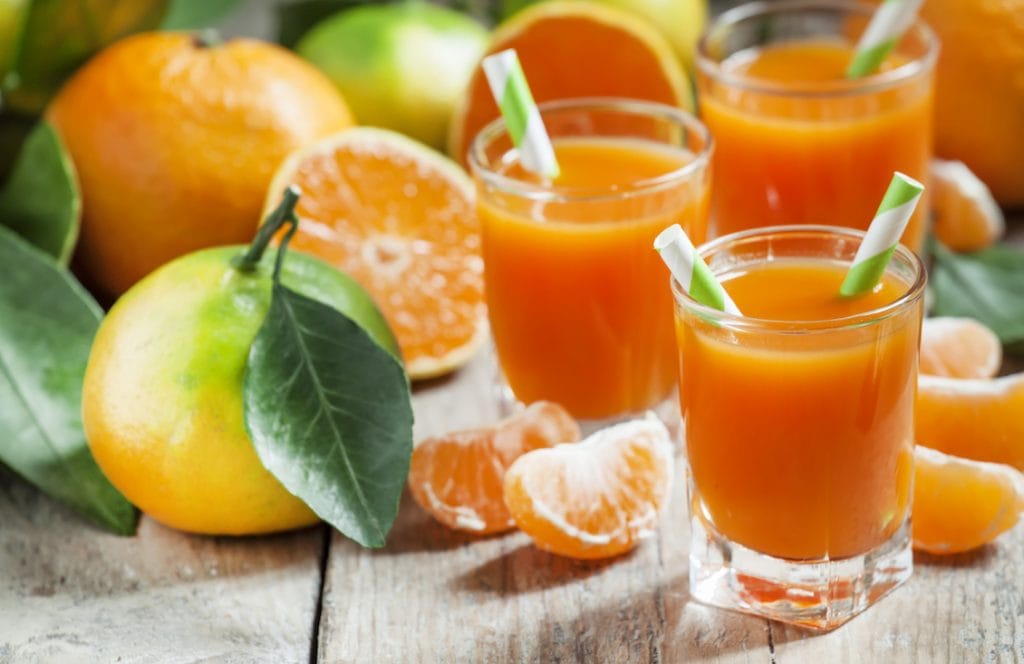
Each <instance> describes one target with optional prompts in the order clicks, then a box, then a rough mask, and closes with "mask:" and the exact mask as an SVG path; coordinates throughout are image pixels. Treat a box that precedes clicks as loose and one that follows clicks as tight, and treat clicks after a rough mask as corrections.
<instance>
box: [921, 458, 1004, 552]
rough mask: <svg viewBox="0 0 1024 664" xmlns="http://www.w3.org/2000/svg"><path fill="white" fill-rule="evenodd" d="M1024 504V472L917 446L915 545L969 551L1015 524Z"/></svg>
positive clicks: (930, 549) (922, 547)
mask: <svg viewBox="0 0 1024 664" xmlns="http://www.w3.org/2000/svg"><path fill="white" fill-rule="evenodd" d="M1022 510H1024V475H1022V474H1021V473H1020V472H1019V471H1017V470H1014V469H1013V468H1010V467H1009V466H1006V465H1001V464H993V463H982V462H978V461H969V460H967V459H960V458H957V457H953V456H949V455H946V454H943V453H941V452H937V451H935V450H931V449H928V448H925V447H920V446H918V447H917V449H916V450H915V471H914V526H913V528H914V548H915V549H918V550H920V551H927V552H929V553H937V554H948V553H959V552H961V551H969V550H970V549H974V548H977V547H979V546H982V545H983V544H986V543H988V542H991V541H992V540H994V539H995V538H996V537H997V536H998V535H999V534H1000V533H1002V532H1005V531H1007V530H1009V529H1010V528H1012V527H1013V526H1014V525H1015V524H1016V523H1017V520H1018V519H1019V517H1020V513H1021V511H1022Z"/></svg>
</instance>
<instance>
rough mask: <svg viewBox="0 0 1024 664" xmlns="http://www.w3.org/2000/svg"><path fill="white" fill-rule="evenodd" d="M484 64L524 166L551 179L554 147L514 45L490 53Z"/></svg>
mask: <svg viewBox="0 0 1024 664" xmlns="http://www.w3.org/2000/svg"><path fill="white" fill-rule="evenodd" d="M483 67H484V74H486V76H487V82H488V83H489V84H490V86H491V93H492V94H493V95H494V100H495V101H496V102H497V103H498V108H500V109H501V115H502V117H504V118H505V126H507V127H508V133H509V136H511V137H512V144H513V145H515V146H516V148H518V149H519V155H520V156H519V161H520V163H521V164H522V165H523V168H525V169H526V170H528V171H530V172H532V173H536V174H538V175H543V176H545V177H548V178H551V179H554V178H556V177H558V172H559V171H558V162H557V161H556V160H555V150H554V148H552V146H551V139H550V138H549V137H548V133H547V131H546V130H545V129H544V121H543V120H542V119H541V117H540V111H539V110H538V109H537V105H536V104H535V103H534V101H533V95H532V94H530V88H529V86H528V85H527V84H526V76H525V75H524V74H523V68H522V66H521V65H520V64H519V56H517V55H516V52H515V49H511V48H510V49H508V50H505V51H500V52H498V53H495V54H494V55H489V56H487V57H486V58H484V61H483Z"/></svg>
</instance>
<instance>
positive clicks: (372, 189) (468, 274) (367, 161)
mask: <svg viewBox="0 0 1024 664" xmlns="http://www.w3.org/2000/svg"><path fill="white" fill-rule="evenodd" d="M291 184H294V185H298V187H299V188H300V189H301V190H302V192H303V195H302V198H301V199H300V200H299V204H298V206H297V207H296V212H297V213H298V216H299V218H300V224H299V229H298V232H297V233H296V234H295V237H294V238H293V239H292V241H291V247H292V248H294V249H296V250H298V251H304V252H307V253H310V254H313V255H314V256H317V257H319V258H321V259H323V260H325V261H327V262H328V263H330V264H331V265H334V266H335V267H337V268H338V269H340V270H342V271H343V272H345V273H347V274H349V275H351V276H352V277H353V278H354V279H355V280H356V281H358V282H359V283H360V284H361V285H362V286H363V287H364V288H365V289H366V290H367V291H369V292H370V294H371V295H372V296H373V298H374V300H375V301H376V302H377V305H378V306H379V307H380V309H381V311H382V312H383V313H384V317H385V318H387V320H388V323H389V324H390V325H391V327H392V329H393V330H394V332H395V336H396V337H397V338H398V344H399V346H400V347H401V351H402V356H403V357H404V359H405V363H406V370H407V371H408V373H409V376H410V377H411V378H413V379H420V378H430V377H433V376H438V375H441V374H444V373H447V372H448V371H451V370H453V369H455V368H457V367H459V366H461V365H462V364H464V363H465V362H466V361H468V360H469V358H470V357H472V355H473V354H474V353H475V352H476V351H477V349H479V347H480V345H481V344H482V343H483V341H484V339H485V338H486V335H487V330H486V324H485V318H486V310H485V307H484V299H483V261H482V259H481V257H480V229H479V224H478V223H477V218H476V211H475V209H474V196H473V188H472V184H471V182H470V181H469V178H468V176H467V175H466V174H465V173H464V172H463V171H462V170H461V169H460V168H459V167H458V166H457V165H456V164H454V163H452V162H451V161H449V160H448V159H447V158H445V157H444V156H442V155H440V154H438V153H436V152H434V151H433V150H431V149H430V148H428V147H426V146H424V145H422V144H420V143H417V142H415V141H413V140H411V139H409V138H406V137H404V136H402V135H400V134H397V133H394V132H391V131H386V130H382V129H371V128H368V127H358V128H355V129H350V130H347V131H343V132H341V133H338V134H335V135H334V136H330V137H328V138H326V139H324V140H321V141H318V142H316V143H314V144H312V145H310V146H308V147H306V148H304V149H302V150H299V151H298V152H295V153H293V154H292V155H291V156H290V157H288V159H287V160H285V162H284V163H283V164H282V165H281V167H280V168H279V169H278V171H277V174H276V175H275V176H274V181H273V184H272V185H271V187H270V190H269V191H268V192H267V197H268V198H267V209H268V210H269V208H270V207H271V206H272V205H273V203H274V202H276V201H277V199H278V196H280V192H281V191H282V190H283V189H284V188H285V187H287V186H288V185H291Z"/></svg>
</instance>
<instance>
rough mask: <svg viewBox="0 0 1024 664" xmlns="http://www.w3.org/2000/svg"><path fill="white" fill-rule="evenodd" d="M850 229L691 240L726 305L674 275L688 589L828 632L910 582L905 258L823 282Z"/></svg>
mask: <svg viewBox="0 0 1024 664" xmlns="http://www.w3.org/2000/svg"><path fill="white" fill-rule="evenodd" d="M863 237H864V233H863V232H861V231H858V230H852V229H844V228H839V227H830V226H810V225H806V226H805V225H796V226H777V227H771V228H764V229H753V230H748V231H741V232H739V233H734V234H731V235H727V236H724V237H721V238H718V239H717V240H714V241H712V242H710V243H708V244H705V245H704V246H703V247H701V248H700V253H701V255H702V256H703V258H704V259H705V261H706V262H707V263H708V266H709V267H710V268H711V271H712V272H713V273H714V274H715V275H716V276H717V277H718V279H719V280H720V281H721V283H722V285H723V286H724V287H725V289H726V291H727V292H728V293H729V295H730V296H731V297H732V299H733V300H734V301H735V303H736V305H737V306H738V308H739V310H740V311H741V312H743V315H742V316H735V315H730V314H726V313H723V312H720V311H716V310H714V309H711V308H708V307H706V306H703V305H701V304H698V303H697V302H696V301H694V300H693V299H691V298H690V296H689V295H687V294H685V293H684V292H683V290H682V289H681V288H680V286H679V284H678V283H676V282H675V281H673V283H672V290H673V294H674V297H675V312H676V330H677V334H678V339H679V356H680V404H681V407H682V414H683V419H684V437H685V441H686V455H687V462H688V466H689V470H690V474H689V488H690V527H691V544H690V591H691V593H692V594H693V595H694V597H696V598H697V599H698V600H701V601H703V602H705V603H709V604H712V605H716V606H722V607H726V608H731V609H737V610H741V611H746V612H749V613H754V614H757V615H762V616H765V617H768V618H771V619H774V620H782V621H786V622H792V623H797V624H802V625H806V626H810V627H813V628H819V629H830V628H832V627H835V626H837V625H839V624H841V623H843V622H845V621H846V620H848V619H850V618H851V617H853V616H854V615H856V614H857V613H859V612H860V611H862V610H864V609H865V608H867V607H868V606H869V605H871V604H872V603H873V602H875V601H876V600H877V599H879V598H880V597H881V596H883V595H884V594H886V593H887V592H889V591H890V590H892V589H893V588H895V587H896V586H898V585H899V584H900V583H902V582H903V581H905V580H906V579H907V578H909V576H910V574H911V571H912V556H911V549H910V531H909V526H910V497H911V483H912V476H913V446H914V420H913V412H914V398H915V394H916V386H917V354H918V338H919V335H920V327H921V317H922V313H923V309H922V306H923V305H922V295H923V292H924V286H925V281H926V276H925V271H924V266H923V265H922V263H921V261H920V259H919V258H918V257H917V256H916V254H914V253H913V252H912V251H910V250H909V249H907V248H906V247H905V246H903V245H900V246H899V247H898V248H897V249H896V251H895V253H894V254H893V257H892V260H891V262H890V263H889V266H888V268H887V269H886V272H885V275H884V277H883V279H882V280H881V282H880V284H879V285H878V286H877V287H876V288H875V289H874V290H873V291H872V292H870V293H867V294H865V295H862V296H858V297H854V298H843V297H841V296H840V295H839V286H840V284H841V283H842V280H843V277H844V276H845V274H846V271H847V269H848V267H849V265H850V263H851V261H852V260H853V257H854V255H855V254H856V251H857V247H858V246H859V245H860V242H861V240H862V238H863Z"/></svg>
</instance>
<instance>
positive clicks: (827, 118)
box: [698, 0, 938, 251]
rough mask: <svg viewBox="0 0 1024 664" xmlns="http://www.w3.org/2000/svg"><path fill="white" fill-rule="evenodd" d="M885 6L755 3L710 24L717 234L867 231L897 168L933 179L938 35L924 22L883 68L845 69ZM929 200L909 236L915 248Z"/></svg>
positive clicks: (704, 57)
mask: <svg viewBox="0 0 1024 664" xmlns="http://www.w3.org/2000/svg"><path fill="white" fill-rule="evenodd" d="M876 6H877V5H872V4H857V3H853V2H845V1H841V0H776V1H772V2H751V3H748V4H744V5H741V6H739V7H737V8H735V9H733V10H730V11H727V12H725V13H724V14H722V15H721V16H720V17H719V18H718V19H717V20H716V21H714V22H713V23H712V25H711V26H709V28H708V30H707V32H706V33H705V35H704V37H703V39H702V40H701V42H700V46H699V48H698V88H699V92H700V113H701V119H702V120H703V121H704V122H705V123H706V124H707V126H708V128H709V129H710V130H711V134H712V135H713V136H714V137H715V143H716V146H715V158H714V169H715V173H716V174H720V175H721V177H716V179H715V186H714V191H713V192H712V203H711V208H712V211H711V235H712V236H719V235H725V234H727V233H732V232H735V231H738V230H743V229H747V228H756V227H760V226H772V225H777V224H820V223H827V224H832V225H836V226H846V227H849V228H861V229H865V228H867V224H868V222H870V221H871V219H872V218H873V217H874V212H875V205H876V204H877V202H878V201H879V200H881V198H882V195H883V194H884V193H885V189H886V186H887V185H888V184H889V177H890V176H891V174H892V173H893V171H901V172H903V173H906V174H908V175H910V176H911V177H913V178H915V179H917V180H919V181H921V182H924V183H925V184H927V177H928V160H929V159H930V157H931V154H932V97H933V87H934V85H933V70H934V68H935V60H936V57H937V53H938V41H937V39H936V38H935V36H934V34H933V33H932V31H931V30H930V29H929V28H928V27H927V26H926V25H924V24H923V23H921V22H920V21H918V22H916V23H915V24H914V25H913V26H912V27H911V28H910V30H908V31H907V32H906V34H905V35H904V37H903V38H902V40H901V41H900V42H899V44H898V45H897V46H896V48H895V49H893V51H892V53H891V54H890V55H889V56H888V58H887V59H886V60H885V62H884V63H883V64H882V66H881V68H880V70H879V72H878V73H876V74H873V75H869V76H866V77H863V78H859V79H847V78H845V70H846V67H847V65H848V64H849V63H850V60H851V59H852V58H853V53H854V49H855V47H856V43H857V40H858V38H859V37H860V35H861V33H862V32H863V30H864V28H865V26H866V25H867V22H868V20H869V19H870V17H871V14H872V12H873V11H874V9H875V8H876ZM927 208H928V206H927V205H926V204H922V205H920V206H918V208H917V212H916V213H915V215H914V217H913V218H912V219H911V220H910V224H909V225H908V226H907V229H906V231H905V233H904V235H903V242H904V244H906V245H908V246H909V247H910V248H911V249H913V250H915V251H918V250H920V249H921V243H922V241H923V238H924V231H925V222H926V219H927V214H928V210H927Z"/></svg>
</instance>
